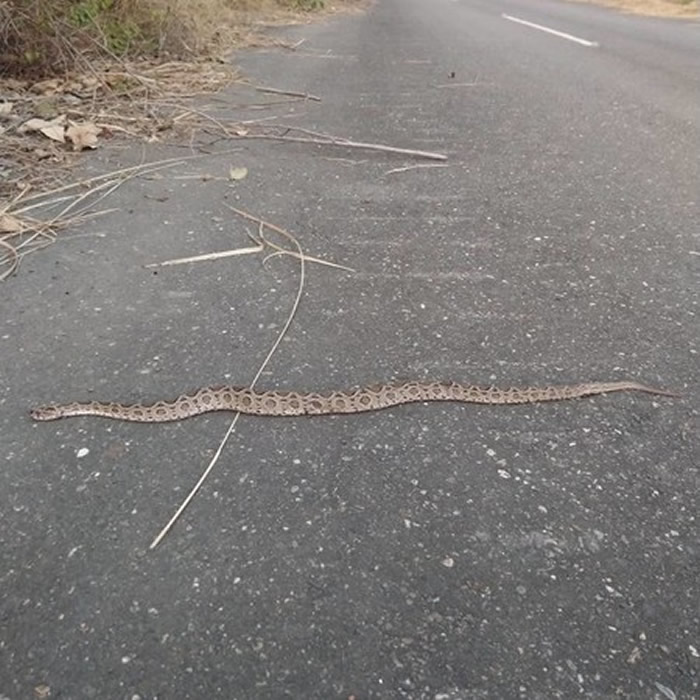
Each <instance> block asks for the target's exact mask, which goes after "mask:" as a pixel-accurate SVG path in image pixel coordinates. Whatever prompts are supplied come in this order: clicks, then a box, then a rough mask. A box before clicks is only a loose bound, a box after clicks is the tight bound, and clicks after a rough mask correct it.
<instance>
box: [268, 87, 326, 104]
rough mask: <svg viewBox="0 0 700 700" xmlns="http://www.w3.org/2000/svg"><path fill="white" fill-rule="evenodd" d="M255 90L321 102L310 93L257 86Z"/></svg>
mask: <svg viewBox="0 0 700 700" xmlns="http://www.w3.org/2000/svg"><path fill="white" fill-rule="evenodd" d="M255 89H256V90H257V91H258V92H270V93H272V94H273V95H289V96H290V97H301V98H303V99H305V100H313V101H314V102H321V98H320V97H317V96H316V95H310V94H309V93H308V92H294V90H278V89H277V88H271V87H262V86H256V87H255Z"/></svg>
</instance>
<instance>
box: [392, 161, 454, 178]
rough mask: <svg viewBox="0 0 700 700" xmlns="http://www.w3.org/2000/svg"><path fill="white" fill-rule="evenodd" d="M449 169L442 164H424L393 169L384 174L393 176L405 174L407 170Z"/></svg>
mask: <svg viewBox="0 0 700 700" xmlns="http://www.w3.org/2000/svg"><path fill="white" fill-rule="evenodd" d="M447 167H449V166H448V165H442V164H440V163H430V164H424V165H407V166H405V167H403V168H392V169H391V170H387V171H386V172H385V173H384V174H385V175H391V174H393V173H405V172H406V171H407V170H418V169H419V168H447Z"/></svg>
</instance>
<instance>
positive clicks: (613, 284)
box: [0, 0, 700, 700]
mask: <svg viewBox="0 0 700 700" xmlns="http://www.w3.org/2000/svg"><path fill="white" fill-rule="evenodd" d="M283 35H284V36H285V37H286V38H288V39H289V40H290V41H292V42H295V41H299V40H301V39H304V40H305V41H304V43H303V44H301V45H299V47H298V48H297V49H296V51H283V50H265V51H257V52H248V53H245V54H242V55H240V56H238V57H237V59H236V60H237V61H238V62H240V64H241V65H242V67H243V69H244V70H245V72H246V74H247V75H248V76H249V77H250V78H251V79H252V80H253V81H256V82H258V83H262V84H265V85H272V86H274V87H277V88H280V89H287V90H299V91H304V92H309V93H313V94H315V95H318V96H319V97H321V98H322V101H321V102H320V103H316V102H304V103H300V102H296V103H294V104H291V105H289V104H286V105H277V106H275V107H274V108H268V109H264V110H258V111H256V110H253V109H250V108H248V109H246V108H241V107H235V106H234V105H241V104H246V103H250V102H254V101H257V102H259V101H261V100H262V99H264V98H263V97H262V96H261V95H260V94H259V93H257V94H254V93H252V91H251V90H250V89H249V88H246V87H245V86H233V87H232V88H231V90H230V91H229V92H227V93H226V101H225V102H223V103H222V102H217V103H214V102H213V101H207V100H204V101H203V102H204V105H203V106H206V105H207V104H215V105H217V110H218V111H217V114H219V115H220V116H223V117H227V118H236V119H260V118H268V117H273V116H276V118H277V121H279V122H281V123H289V124H293V125H296V126H300V127H303V128H306V129H311V130H315V131H321V132H327V133H331V134H335V135H337V136H343V137H347V138H351V139H355V140H357V141H364V142H374V143H379V144H387V145H393V146H399V147H404V148H413V149H423V150H429V151H437V152H441V153H444V154H446V155H447V156H448V160H447V161H446V163H445V166H446V167H440V168H438V167H432V168H426V167H422V168H417V167H415V168H410V169H408V166H416V165H428V164H430V163H429V162H428V161H421V160H415V159H410V158H403V157H400V156H395V155H389V154H386V153H382V152H376V151H375V152H373V151H360V150H348V149H333V148H328V147H315V146H309V145H303V144H290V143H279V142H271V141H264V142H260V141H245V142H242V143H241V144H234V145H240V150H239V151H238V152H236V153H233V154H231V153H223V151H224V150H225V149H227V148H230V147H231V144H230V143H224V142H218V143H217V144H215V145H214V146H212V148H213V149H215V150H216V149H218V154H217V153H214V154H213V155H212V156H211V157H210V158H208V159H206V160H200V161H191V162H187V163H185V164H183V165H182V166H179V167H177V168H174V169H172V170H169V171H165V172H163V173H162V177H161V178H160V179H154V178H151V179H145V178H144V179H140V180H134V181H131V182H128V183H126V184H125V185H124V186H123V187H122V188H121V189H120V190H119V191H118V192H116V193H115V194H114V195H112V196H111V198H110V199H109V201H108V202H106V203H105V205H107V206H115V207H119V211H118V212H116V213H114V214H111V215H109V216H107V217H105V218H103V219H101V220H99V222H94V223H92V224H90V225H89V226H86V227H84V228H82V229H76V230H72V231H68V232H66V233H65V234H64V236H63V238H62V240H61V242H59V243H56V244H55V245H53V246H51V247H49V248H47V249H45V250H44V251H42V252H41V253H37V254H34V255H32V256H31V257H30V258H27V259H26V260H25V261H24V263H23V265H22V267H21V268H20V272H19V274H18V275H17V276H16V277H14V278H13V279H11V280H9V281H8V282H5V283H4V284H3V287H2V292H3V302H2V315H1V316H0V340H1V342H2V345H0V348H1V350H0V378H1V380H2V383H1V386H2V394H0V436H2V439H1V445H2V451H1V455H2V459H3V465H4V466H3V469H2V470H0V515H1V522H2V525H1V526H0V591H2V594H1V599H0V630H1V632H0V694H2V696H3V697H4V698H10V699H11V700H19V699H20V698H30V697H33V696H34V694H35V693H38V694H39V695H41V693H42V692H46V688H48V689H50V692H51V697H52V698H54V697H55V698H62V699H63V698H66V699H67V698H70V699H76V700H82V699H84V698H93V697H94V698H125V699H129V700H136V699H137V698H141V699H143V700H146V699H147V698H148V699H150V698H160V699H163V698H177V699H178V700H184V699H186V698H219V697H220V698H227V699H237V698H240V699H242V700H250V699H251V698H256V699H257V698H260V699H268V698H269V699H271V700H277V699H278V698H307V699H311V698H314V699H315V698H318V699H319V700H321V699H322V700H329V699H331V698H338V699H343V700H345V699H347V698H349V697H351V696H354V697H355V698H357V700H365V699H367V698H389V699H390V698H410V699H421V700H422V699H427V700H466V699H470V700H471V699H472V698H497V699H501V698H528V699H531V698H573V697H585V698H613V697H615V698H617V697H628V698H660V699H662V700H663V699H664V698H678V699H679V700H680V699H684V700H690V699H691V698H697V697H700V675H699V671H700V634H699V632H700V612H699V605H698V601H699V600H700V583H699V581H700V549H699V545H698V541H699V540H698V521H697V517H698V513H699V512H700V508H699V504H698V489H699V487H700V473H699V472H698V466H699V464H700V459H699V456H700V454H699V450H698V440H699V438H698V433H699V430H698V428H699V427H700V422H699V420H698V409H699V408H700V404H699V401H698V391H697V389H698V382H699V380H700V365H699V363H698V340H699V335H700V333H699V330H700V324H699V323H698V299H699V295H698V271H699V270H700V237H699V236H698V221H700V218H699V213H700V211H699V205H698V202H699V201H700V200H699V198H700V189H699V184H698V183H699V182H700V179H699V177H698V176H699V175H700V172H699V166H698V154H699V152H700V119H699V113H700V24H698V23H697V22H692V21H677V20H674V21H671V20H661V19H645V18H638V17H631V16H624V15H620V14H616V13H614V12H611V11H609V10H604V9H599V8H595V7H593V6H590V5H578V4H564V3H554V2H549V1H548V0H531V1H530V2H526V1H525V0H492V1H489V2H486V1H485V0H456V1H454V0H431V1H430V2H428V1H426V0H422V1H421V0H401V1H400V0H378V2H377V3H376V4H375V5H374V6H373V7H371V8H370V9H368V11H367V12H365V13H363V14H356V15H350V16H339V17H336V18H334V19H332V20H328V21H324V22H322V23H320V24H315V25H308V26H299V27H295V28H292V29H288V30H285V31H284V32H283ZM271 123H274V121H273V122H271ZM204 138H205V137H203V139H204ZM188 152H189V151H187V150H186V149H183V148H176V147H173V148H165V147H163V146H160V147H158V146H151V147H149V150H148V152H147V158H149V159H155V158H160V157H165V156H168V155H180V154H182V153H188ZM141 157H142V151H141V147H140V146H133V147H128V148H124V146H123V145H121V146H115V147H113V148H110V149H102V150H101V151H100V152H99V153H96V154H95V155H94V157H93V158H91V159H86V168H88V170H89V171H90V172H100V171H103V172H104V171H107V170H110V169H115V168H118V167H122V166H125V165H129V164H133V163H137V162H139V161H140V159H141ZM435 164H438V165H439V163H435ZM232 166H236V167H241V166H245V167H247V168H248V170H249V174H248V176H247V178H246V179H244V180H241V181H238V182H230V181H228V179H227V177H226V174H227V173H228V172H229V168H231V167H232ZM202 175H213V176H214V178H205V179H204V180H203V179H202V178H201V177H199V176H202ZM193 176H195V177H193ZM226 204H231V205H234V206H236V207H240V208H242V209H245V210H247V211H249V212H252V213H254V214H256V215H258V216H261V217H263V218H265V219H266V220H268V221H271V222H273V223H275V224H278V225H280V226H284V227H285V228H287V229H288V230H290V231H292V232H293V233H294V234H295V235H296V236H297V237H298V240H299V242H300V244H301V245H302V246H303V248H304V250H305V251H306V252H307V253H308V254H309V255H313V256H317V257H319V258H323V259H326V260H332V261H335V262H337V263H341V264H344V265H347V266H350V267H352V268H354V270H355V272H354V273H349V272H345V271H342V270H338V269H333V268H330V267H327V266H321V265H318V264H313V263H309V264H307V266H306V284H305V288H304V296H303V298H302V300H301V304H300V307H299V310H298V312H297V315H296V317H295V319H294V322H293V324H292V326H291V328H290V330H289V332H288V334H287V335H286V337H285V340H284V341H283V342H282V343H281V345H280V347H279V349H278V350H277V352H276V353H275V355H274V356H273V358H272V360H271V362H270V364H269V366H268V369H267V370H266V372H265V373H264V374H263V375H262V377H261V379H260V381H259V386H260V387H261V388H273V387H274V388H290V389H291V388H294V389H309V390H321V389H335V388H341V387H350V386H356V385H360V384H365V383H368V382H373V381H386V380H391V379H401V378H432V379H455V380H460V381H465V382H476V383H484V384H503V385H506V386H508V385H528V384H547V383H565V382H579V381H591V380H613V379H623V378H631V379H638V380H640V381H645V382H648V383H651V384H655V385H659V386H661V387H666V388H672V389H677V390H679V391H681V392H682V393H683V395H684V396H683V398H682V399H678V400H672V399H665V398H658V397H653V396H646V395H641V394H615V395H610V396H605V397H599V398H596V399H591V400H580V401H574V402H569V403H561V404H550V405H538V406H524V407H512V408H508V407H489V406H453V405H444V404H440V405H437V404H433V405H411V406H405V407H402V408H395V409H392V410H389V411H385V412H381V413H376V414H364V415H359V416H349V417H342V416H341V417H323V418H300V419H254V418H243V419H241V420H240V422H239V423H238V425H237V427H236V431H235V433H234V434H233V436H232V438H231V440H230V441H229V443H228V445H227V446H226V448H225V449H224V451H223V453H222V456H221V458H220V460H219V462H218V463H217V465H216V466H215V468H214V470H213V471H212V473H211V475H210V476H209V478H208V480H207V481H206V482H205V483H204V486H203V488H202V490H201V491H200V492H199V493H198V495H197V496H196V497H195V498H194V500H193V501H192V503H191V504H190V506H189V508H188V509H187V510H186V511H185V513H184V515H183V516H182V518H181V519H180V520H179V521H178V522H177V523H176V525H175V526H174V528H173V529H172V530H171V531H170V533H169V534H168V535H167V537H166V538H165V539H164V540H163V541H162V543H161V544H160V546H159V547H157V548H156V549H154V550H149V548H148V547H149V543H150V542H151V541H152V539H153V537H154V536H155V535H156V534H157V533H158V531H159V530H160V529H161V527H162V526H163V525H164V524H165V523H166V522H167V521H168V519H169V518H170V517H171V515H172V514H173V512H174V511H175V509H176V508H177V506H178V505H179V503H180V502H181V501H182V499H183V498H184V497H185V495H186V494H187V492H188V491H189V489H190V488H191V487H192V485H193V484H194V482H195V481H196V480H197V478H198V477H199V475H200V474H201V472H202V470H203V469H204V468H205V466H206V465H207V463H208V461H209V459H210V458H211V456H212V453H213V452H214V450H215V449H216V447H217V445H218V443H219V441H220V439H221V437H222V435H223V434H224V433H225V431H226V429H227V427H228V425H229V420H230V419H229V418H228V417H227V416H225V415H211V416H204V417H200V418H196V419H193V420H191V421H187V422H182V423H177V424H167V425H157V426H153V425H134V424H123V423H116V422H110V421H108V420H104V419H89V418H80V419H73V420H70V421H63V422H57V423H44V424H33V423H32V422H31V421H30V420H29V418H28V410H29V408H31V407H32V406H35V405H38V404H42V403H45V402H47V401H66V400H74V399H81V398H83V399H84V398H88V399H89V398H99V399H107V400H109V399H113V400H123V401H134V400H154V399H158V398H167V397H174V396H176V395H178V394H179V393H182V392H183V391H186V390H188V389H192V388H194V387H197V386H200V385H207V384H217V383H221V382H231V383H236V384H247V383H249V382H250V381H251V380H252V378H253V376H254V375H255V373H256V371H257V369H258V367H259V366H260V363H261V362H262V360H263V358H264V356H265V354H266V353H267V351H268V349H269V348H270V346H271V344H272V343H273V341H274V340H275V338H276V337H277V334H278V333H279V331H280V329H281V328H282V326H283V324H284V322H285V320H286V318H287V314H288V313H289V309H290V307H291V305H292V302H293V298H294V294H295V293H296V289H297V285H298V275H299V268H298V264H297V263H296V262H295V261H294V260H292V259H290V258H288V257H287V258H279V257H277V258H274V259H271V260H269V261H268V262H267V264H266V265H265V266H262V265H261V259H260V257H259V256H258V257H254V256H243V257H233V258H228V259H222V260H219V261H216V262H209V263H202V264H199V265H183V266H176V267H170V268H159V269H157V270H153V269H146V268H144V267H143V265H144V264H146V263H151V262H157V261H162V260H164V259H168V258H176V257H182V256H187V255H195V254H198V253H206V252H211V251H216V250H226V249H231V248H236V247H243V246H249V245H250V241H249V240H248V238H247V236H246V229H247V230H248V231H249V232H251V233H256V232H257V228H256V226H255V225H252V224H250V223H249V222H246V221H245V220H243V219H241V218H239V217H237V216H235V215H234V214H233V213H232V212H231V211H230V210H229V209H228V208H227V207H226ZM156 273H157V274H156ZM37 688H38V690H35V689H37Z"/></svg>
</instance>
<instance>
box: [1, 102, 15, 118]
mask: <svg viewBox="0 0 700 700" xmlns="http://www.w3.org/2000/svg"><path fill="white" fill-rule="evenodd" d="M14 106H15V103H14V102H0V117H9V116H10V112H12V109H13V108H14Z"/></svg>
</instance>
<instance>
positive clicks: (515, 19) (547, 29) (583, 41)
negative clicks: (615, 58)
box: [501, 14, 598, 46]
mask: <svg viewBox="0 0 700 700" xmlns="http://www.w3.org/2000/svg"><path fill="white" fill-rule="evenodd" d="M501 17H503V19H507V20H510V21H511V22H517V23H518V24H524V25H525V26H526V27H532V28H533V29H539V30H540V31H541V32H547V33H548V34H554V36H559V37H561V38H562V39H568V40H569V41H575V42H576V43H577V44H581V45H583V46H598V42H597V41H588V39H581V38H580V37H578V36H574V35H573V34H566V33H565V32H559V31H557V30H556V29H551V28H550V27H543V26H542V25H541V24H535V23H534V22H528V21H527V20H524V19H519V18H518V17H512V16H511V15H505V14H504V15H501Z"/></svg>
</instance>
